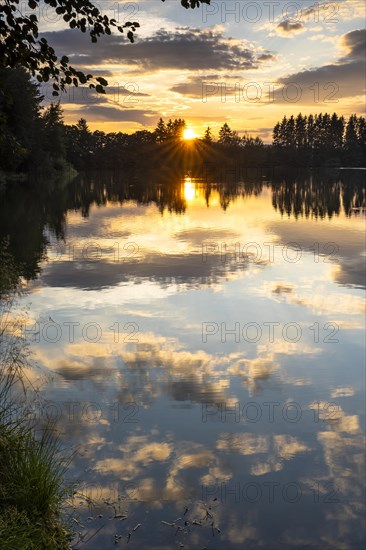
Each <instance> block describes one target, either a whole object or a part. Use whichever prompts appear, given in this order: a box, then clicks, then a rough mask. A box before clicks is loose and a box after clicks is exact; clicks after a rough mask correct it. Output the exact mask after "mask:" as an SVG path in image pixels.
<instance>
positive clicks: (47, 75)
mask: <svg viewBox="0 0 366 550" xmlns="http://www.w3.org/2000/svg"><path fill="white" fill-rule="evenodd" d="M41 1H43V2H44V3H45V4H46V5H47V6H50V7H51V8H53V9H54V10H55V12H56V13H57V14H59V15H62V16H63V19H64V21H65V22H66V23H67V24H68V25H69V27H70V28H71V29H77V30H79V31H81V32H83V33H86V32H88V33H89V36H90V39H91V41H92V42H97V41H98V39H99V38H100V37H101V36H102V35H110V34H112V31H113V30H116V31H118V32H119V33H123V32H124V31H125V30H126V31H127V38H128V40H130V42H134V33H135V31H136V29H137V28H138V27H139V26H140V25H139V23H138V22H137V21H132V22H131V21H127V22H126V23H124V24H123V25H119V24H118V22H117V21H116V19H113V18H108V17H107V16H106V15H103V14H102V13H101V12H100V10H99V9H98V7H97V6H96V5H95V4H93V2H91V1H90V0H27V4H28V8H29V10H28V12H27V13H22V11H21V9H19V7H20V0H2V3H1V5H0V69H1V68H8V67H11V68H14V67H17V66H22V67H24V68H25V69H26V70H27V71H29V72H30V73H31V74H32V76H36V78H37V80H38V81H39V82H48V81H49V80H52V81H53V92H52V93H53V95H54V96H57V95H59V92H60V90H65V88H66V85H70V84H73V85H74V86H78V85H79V84H86V83H89V87H90V88H95V89H96V91H97V92H99V93H105V90H104V86H107V84H108V82H107V81H106V80H105V78H103V77H97V78H95V79H94V78H93V75H91V74H85V73H84V72H82V71H80V70H78V69H76V68H75V67H73V66H72V65H70V60H69V58H68V57H67V56H65V55H63V56H62V57H61V59H59V58H58V57H57V55H56V52H55V50H54V49H53V48H52V46H51V45H50V44H49V43H48V41H47V40H46V38H44V37H41V38H40V37H39V16H38V15H37V14H39V12H40V8H41ZM163 1H165V0H163ZM201 3H205V4H209V3H210V0H181V4H182V6H183V7H185V8H195V7H198V6H199V5H200V4H201ZM29 12H31V13H29Z"/></svg>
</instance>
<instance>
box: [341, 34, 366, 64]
mask: <svg viewBox="0 0 366 550" xmlns="http://www.w3.org/2000/svg"><path fill="white" fill-rule="evenodd" d="M342 45H343V47H344V48H347V49H348V50H349V51H348V53H347V55H346V56H345V57H344V58H343V59H342V60H344V61H365V54H366V29H358V30H355V31H351V32H348V33H347V34H345V35H344V36H343V40H342Z"/></svg>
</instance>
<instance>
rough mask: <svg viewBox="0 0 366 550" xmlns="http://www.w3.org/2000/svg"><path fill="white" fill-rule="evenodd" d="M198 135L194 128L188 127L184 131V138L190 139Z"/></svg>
mask: <svg viewBox="0 0 366 550" xmlns="http://www.w3.org/2000/svg"><path fill="white" fill-rule="evenodd" d="M195 137H197V136H196V133H195V131H194V130H193V128H186V129H185V130H184V132H183V139H186V140H189V139H194V138H195Z"/></svg>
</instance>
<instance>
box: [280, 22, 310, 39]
mask: <svg viewBox="0 0 366 550" xmlns="http://www.w3.org/2000/svg"><path fill="white" fill-rule="evenodd" d="M304 30H305V25H304V24H303V23H300V21H289V20H287V19H285V21H281V23H279V24H278V25H277V27H276V33H277V34H279V35H280V36H285V37H286V38H292V37H293V36H295V35H296V34H299V33H301V32H304Z"/></svg>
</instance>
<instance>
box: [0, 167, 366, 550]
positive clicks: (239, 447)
mask: <svg viewBox="0 0 366 550" xmlns="http://www.w3.org/2000/svg"><path fill="white" fill-rule="evenodd" d="M364 177H365V175H364V173H361V172H356V171H352V172H351V171H347V170H342V172H337V171H335V172H330V173H326V174H319V173H316V174H311V173H310V174H290V175H289V174H287V173H281V172H279V173H274V172H273V171H271V170H268V171H267V172H266V171H265V170H255V171H253V172H252V173H249V172H245V171H242V170H229V171H228V170H226V169H223V170H222V171H221V172H218V173H217V172H216V173H210V170H209V169H208V170H206V171H202V170H200V171H197V172H195V171H194V170H192V171H190V172H188V173H186V174H184V173H171V174H170V173H169V172H168V171H167V170H166V169H165V168H164V167H162V169H161V173H158V174H153V175H151V174H146V175H144V173H142V174H141V175H140V176H139V177H136V176H133V175H131V177H130V176H122V175H119V174H118V175H116V174H96V175H90V176H80V177H79V178H77V179H76V180H75V181H73V182H71V183H70V184H68V185H64V186H63V187H57V186H54V187H50V186H44V187H42V186H39V187H36V186H34V187H33V188H32V189H28V190H27V189H24V190H23V191H22V192H19V188H18V189H15V188H14V189H13V190H9V191H8V192H7V193H6V197H5V199H6V200H5V201H3V204H2V206H1V218H0V219H1V221H0V234H1V235H3V236H4V235H9V238H10V248H11V251H12V252H13V254H14V256H15V257H16V258H17V260H18V261H19V262H21V266H20V268H19V269H20V274H21V275H22V276H23V277H24V278H25V279H27V280H28V282H27V283H26V284H25V293H24V294H23V295H22V296H21V297H20V298H19V300H18V302H19V304H18V307H19V308H20V309H22V308H25V309H26V311H27V313H28V318H27V322H26V325H25V329H24V330H25V332H26V334H27V337H28V340H29V342H30V348H31V350H32V354H33V361H34V363H35V367H34V369H33V370H30V371H29V372H28V376H29V379H30V380H31V381H32V383H33V385H34V386H35V387H37V388H38V389H39V392H40V393H39V399H38V398H37V400H36V401H35V402H34V403H33V405H32V407H31V410H30V414H31V415H33V417H34V418H35V419H36V420H37V421H39V422H40V423H41V424H42V423H44V422H46V421H47V420H51V421H53V422H55V426H56V428H57V431H58V432H59V433H60V434H61V438H62V442H63V444H64V447H65V449H67V452H68V453H69V454H71V453H73V454H72V457H71V462H70V465H69V468H68V471H67V475H66V483H67V484H68V485H69V486H70V487H72V488H73V490H74V491H75V494H74V496H73V497H72V498H70V501H69V506H68V509H67V513H68V514H70V515H71V516H72V517H73V520H72V521H73V526H74V528H75V531H76V533H79V535H76V537H75V542H78V545H77V548H85V550H98V549H100V548H105V549H106V550H107V549H109V548H110V549H113V548H116V547H117V548H124V547H130V548H136V549H141V548H143V549H159V550H162V549H171V548H189V549H194V550H196V549H204V548H207V549H227V550H230V549H238V550H239V549H242V548H258V547H261V548H265V549H273V550H278V549H279V548H285V549H287V548H288V549H292V550H293V549H300V548H307V549H308V548H344V549H349V548H352V549H357V548H361V547H362V548H363V543H364V540H365V539H364V537H365V530H364V520H363V518H364V513H365V508H364V496H365V495H364V486H363V484H364V476H365V474H364V472H365V469H364V468H365V454H364V453H365V438H364V433H365V370H364V368H365V363H364V360H365V352H364V328H365V327H364V321H365V317H364V313H365V307H364V306H365V303H364V298H365V294H364V290H365V278H364V267H365V219H366V218H365V210H364V208H365V195H364Z"/></svg>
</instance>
